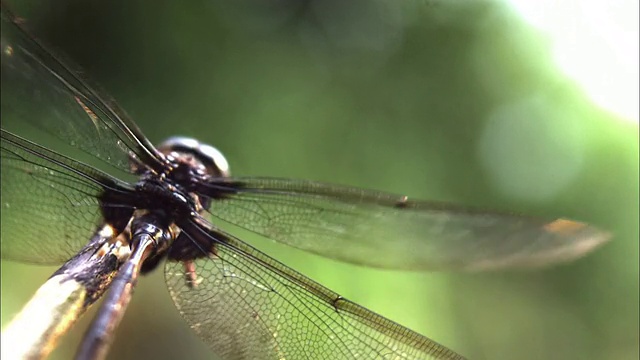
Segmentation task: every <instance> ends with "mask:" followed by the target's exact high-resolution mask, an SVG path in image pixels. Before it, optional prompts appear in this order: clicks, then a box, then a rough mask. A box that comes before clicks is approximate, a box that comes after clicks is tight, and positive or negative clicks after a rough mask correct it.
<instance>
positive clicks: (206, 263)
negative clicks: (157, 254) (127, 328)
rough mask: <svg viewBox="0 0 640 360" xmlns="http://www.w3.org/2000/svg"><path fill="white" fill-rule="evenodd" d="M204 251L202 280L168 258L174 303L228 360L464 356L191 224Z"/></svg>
mask: <svg viewBox="0 0 640 360" xmlns="http://www.w3.org/2000/svg"><path fill="white" fill-rule="evenodd" d="M183 231H184V232H186V233H187V234H189V237H190V239H191V240H192V241H194V243H195V244H199V245H200V248H201V249H210V248H211V244H213V243H217V245H215V247H214V248H215V250H213V252H209V253H208V256H207V257H204V258H200V259H198V260H195V271H196V274H197V277H198V280H197V281H196V283H197V285H196V286H195V287H192V286H188V285H187V282H186V281H185V279H186V278H187V274H186V273H185V267H184V265H183V264H182V263H180V262H170V261H168V262H167V263H166V266H165V277H166V281H167V285H168V287H169V291H170V293H171V296H172V297H173V300H174V302H175V304H176V306H177V308H178V310H179V311H180V313H181V314H182V315H183V316H184V317H185V318H186V320H187V321H188V323H189V324H191V326H192V328H193V329H194V330H195V331H196V332H197V333H198V335H199V336H200V337H201V338H202V339H203V340H204V341H205V342H206V343H207V344H208V345H209V346H210V347H211V349H212V350H213V351H214V352H216V353H217V354H218V355H220V356H221V357H222V358H224V359H251V360H259V359H273V360H276V359H436V358H440V359H463V358H462V356H460V355H458V354H456V353H454V352H452V351H451V350H449V349H447V348H446V347H444V346H442V345H439V344H438V343H436V342H434V341H432V340H430V339H428V338H426V337H424V336H421V335H419V334H417V333H415V332H413V331H411V330H409V329H407V328H404V327H402V326H400V325H398V324H396V323H394V322H392V321H390V320H388V319H385V318H383V317H381V316H379V315H377V314H375V313H373V312H371V311H369V310H367V309H365V308H363V307H361V306H359V305H357V304H355V303H353V302H351V301H349V300H347V299H344V298H342V297H340V296H339V295H338V294H336V293H334V292H332V291H330V290H328V289H327V288H325V287H323V286H321V285H320V284H318V283H316V282H314V281H312V280H310V279H308V278H307V277H305V276H303V275H302V274H299V273H297V272H295V271H294V270H292V269H289V268H288V267H286V266H284V265H283V264H281V263H279V262H277V261H276V260H274V259H272V258H270V257H268V256H267V255H265V254H263V253H261V252H260V251H258V250H256V249H254V248H252V247H250V246H248V245H246V244H244V243H243V242H242V241H240V240H238V239H236V238H233V237H231V236H230V235H227V234H224V233H221V232H218V231H215V230H209V229H208V228H207V225H200V224H189V225H188V226H186V227H183Z"/></svg>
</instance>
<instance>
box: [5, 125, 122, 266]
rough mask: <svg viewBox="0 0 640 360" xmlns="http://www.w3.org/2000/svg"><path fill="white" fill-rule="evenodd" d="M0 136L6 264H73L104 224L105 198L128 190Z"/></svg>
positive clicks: (80, 166)
mask: <svg viewBox="0 0 640 360" xmlns="http://www.w3.org/2000/svg"><path fill="white" fill-rule="evenodd" d="M0 133H1V136H2V138H1V141H0V164H1V165H2V168H1V171H2V179H1V181H0V186H1V193H2V217H1V218H0V219H1V222H2V223H1V225H0V229H1V231H2V233H1V237H0V238H1V239H2V241H1V242H0V244H1V251H0V254H1V255H2V258H3V259H11V260H18V261H25V262H32V263H38V264H58V263H61V262H63V261H65V260H68V259H69V258H71V257H72V256H73V255H74V254H76V253H77V252H78V250H80V249H81V248H82V246H84V245H85V244H86V243H87V242H88V241H89V239H90V238H91V237H92V235H93V233H94V232H95V231H96V229H97V227H98V225H99V224H100V223H101V222H102V221H103V217H102V213H101V210H100V204H99V198H101V197H103V194H104V192H105V190H106V189H108V190H109V191H113V192H118V191H125V190H119V189H122V186H123V185H122V184H118V183H116V181H115V180H114V179H112V178H110V177H108V176H107V175H105V174H103V173H100V172H98V171H97V170H95V169H93V168H91V167H88V166H86V165H83V164H80V163H78V162H75V161H74V160H71V159H69V158H66V157H64V156H61V155H59V154H56V153H54V152H51V151H48V150H47V149H44V148H42V147H39V146H38V145H35V144H33V143H30V142H28V141H27V140H24V139H22V138H19V137H17V136H15V135H13V134H11V133H9V132H7V131H5V130H4V129H3V130H0ZM103 205H105V204H103ZM106 205H108V204H106Z"/></svg>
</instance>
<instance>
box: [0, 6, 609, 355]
mask: <svg viewBox="0 0 640 360" xmlns="http://www.w3.org/2000/svg"><path fill="white" fill-rule="evenodd" d="M18 21H19V20H18V19H16V18H15V17H13V16H12V15H11V14H9V13H8V12H7V11H6V9H4V8H3V13H2V107H1V114H2V142H1V149H2V153H1V157H2V158H1V160H2V205H3V209H2V210H3V213H2V258H4V259H13V260H20V261H29V262H36V263H56V262H61V261H64V260H66V259H67V258H69V257H71V256H72V255H74V253H75V252H76V251H78V250H79V249H80V248H81V247H82V246H83V245H84V244H85V243H86V242H87V240H88V239H89V237H90V236H91V234H92V233H93V232H94V231H95V230H96V227H97V226H98V225H99V224H100V222H101V221H103V218H102V215H103V214H102V213H101V210H100V206H103V207H104V206H105V204H104V199H103V198H102V195H103V194H104V193H105V192H119V193H121V194H127V193H128V192H129V193H131V192H133V191H135V188H134V186H133V185H132V184H129V183H127V182H124V181H121V180H118V179H117V178H115V177H112V176H111V175H109V174H107V173H106V172H102V171H100V170H98V169H96V168H94V167H92V166H89V165H85V164H84V163H81V162H79V161H76V160H74V159H72V157H71V156H69V157H66V156H63V155H61V154H60V153H58V152H56V151H52V150H49V149H47V148H46V147H42V146H39V145H37V144H35V143H32V142H30V141H28V140H25V139H24V138H23V137H32V136H36V135H34V134H39V135H38V136H42V138H43V139H48V138H47V136H50V137H51V138H55V139H58V140H59V141H60V142H59V144H62V145H61V146H59V148H58V149H59V151H68V149H73V148H75V149H77V150H79V151H80V152H81V153H84V154H85V155H87V154H88V155H91V156H93V158H94V160H96V161H97V162H98V163H101V164H106V165H107V166H108V167H111V168H114V169H118V170H119V171H120V172H122V173H131V172H132V170H131V169H130V165H129V161H130V160H129V159H130V157H134V158H137V159H138V160H139V162H140V163H143V164H145V166H147V167H148V168H149V169H153V170H154V171H157V172H161V171H162V170H163V166H165V164H164V163H163V160H162V157H161V156H160V155H158V153H157V151H156V150H155V148H154V147H153V146H152V145H151V144H150V143H149V142H148V140H147V139H146V138H145V137H144V136H143V135H142V133H141V132H140V130H138V128H137V127H136V125H135V124H134V123H133V121H131V120H129V119H128V118H127V117H126V115H125V114H124V112H123V111H121V110H119V109H118V108H117V107H116V105H115V104H114V103H113V102H112V101H107V100H105V99H106V98H105V97H101V96H99V95H98V93H97V92H96V91H94V90H93V89H92V87H90V86H88V85H87V82H86V81H85V80H83V79H82V78H81V77H80V76H79V75H78V73H77V72H76V71H74V70H72V69H71V68H70V67H68V66H67V65H65V64H63V63H62V62H61V61H60V60H59V58H57V57H55V56H53V55H51V53H50V52H48V51H47V50H46V49H45V48H43V47H42V46H41V45H39V44H38V43H37V42H35V41H34V40H33V39H32V38H31V37H30V36H29V35H27V34H26V33H25V32H24V31H23V30H22V28H21V27H20V26H19V25H18V24H17V22H18ZM22 125H27V127H24V126H22ZM25 129H26V130H25ZM14 133H16V134H18V135H16V134H14ZM20 136H22V137H20ZM36 137H37V136H36ZM47 147H48V144H47ZM195 188H196V192H197V193H199V195H201V196H203V197H208V198H211V199H213V201H212V206H211V208H210V209H209V214H210V215H211V216H210V219H205V218H202V217H200V216H198V215H197V214H195V213H194V217H193V218H192V219H190V220H188V221H186V222H185V223H184V224H183V226H182V231H183V233H184V234H186V236H187V238H188V239H190V240H191V241H193V244H194V247H195V248H198V249H200V250H201V254H200V256H198V257H197V259H195V260H194V262H195V265H196V269H197V275H198V277H199V278H200V279H199V280H200V282H199V283H198V285H197V286H189V285H188V284H187V283H186V282H185V275H186V274H185V271H186V270H185V266H184V265H183V264H182V263H177V262H171V261H168V262H167V264H166V267H165V272H166V279H167V284H168V287H169V290H170V293H171V296H172V297H173V299H174V301H175V304H176V306H177V307H178V309H179V310H180V312H181V314H182V315H183V316H184V317H185V318H186V319H187V320H188V321H189V323H190V324H191V326H192V328H194V330H195V331H196V332H197V333H198V334H199V335H200V336H201V337H202V338H203V339H204V340H205V341H206V342H207V343H208V344H209V345H210V346H211V347H212V349H213V350H214V351H215V352H216V353H218V354H220V355H223V356H224V357H225V358H230V359H285V358H286V359H326V358H335V359H338V358H344V359H353V358H384V359H427V358H458V357H459V355H457V354H455V353H453V352H451V351H450V350H448V349H446V348H444V347H442V346H440V345H438V344H437V343H435V342H433V341H432V340H430V339H428V338H426V337H424V336H421V335H419V334H417V333H414V332H412V331H411V330H408V329H406V328H404V327H402V326H400V325H398V324H396V323H393V322H391V321H389V320H387V319H384V318H382V317H380V316H379V315H377V314H375V313H373V312H370V311H369V310H366V309H364V308H362V307H360V306H358V305H356V304H355V303H353V302H351V301H348V300H346V299H343V298H341V297H340V296H339V295H338V294H336V293H334V292H332V291H330V290H328V289H326V288H324V287H322V286H321V285H319V284H317V283H316V282H314V281H312V280H310V279H308V278H306V277H305V276H303V275H301V274H299V273H297V272H296V271H294V270H292V269H290V268H288V267H286V266H285V265H283V264H281V263H279V262H278V261H276V260H274V259H272V258H271V257H269V256H268V255H266V254H264V253H262V252H260V251H258V250H257V249H254V248H252V247H251V246H249V245H247V244H246V243H244V242H242V241H241V240H239V239H237V238H236V237H234V236H232V235H230V234H228V233H226V232H225V231H223V230H221V229H220V228H218V227H217V226H216V225H217V223H216V221H220V222H221V223H224V222H226V223H231V224H234V225H236V226H239V227H241V228H245V229H248V230H251V231H253V232H256V233H258V234H261V235H263V236H265V237H268V238H271V239H273V240H276V241H278V242H281V243H284V244H287V245H290V246H293V247H296V248H299V249H303V250H307V251H310V252H313V253H315V254H319V255H322V256H326V257H330V258H334V259H339V260H343V261H347V262H351V263H356V264H361V265H368V266H375V267H382V268H394V269H410V270H432V269H437V270H477V269H487V268H501V267H519V266H537V265H544V264H547V263H552V262H558V261H562V260H569V259H573V258H575V257H578V256H580V255H582V254H584V253H586V252H587V251H588V250H590V249H591V248H593V247H595V246H596V245H598V244H600V243H602V242H603V241H605V240H606V239H607V235H606V234H605V233H602V232H600V231H598V230H597V229H594V228H592V227H589V226H587V225H584V224H582V223H577V222H572V221H569V220H561V219H560V220H554V221H542V220H538V219H532V218H525V217H520V216H514V215H509V214H498V213H490V212H481V211H471V210H465V209H462V208H458V207H454V206H450V205H444V204H437V203H430V202H421V201H413V200H411V199H407V198H406V197H403V196H397V195H391V194H386V193H380V192H373V191H367V190H362V189H357V188H350V187H343V186H337V185H330V184H323V183H317V182H311V181H302V180H289V179H273V178H235V179H234V178H231V179H229V178H210V179H208V180H207V181H206V182H203V183H199V184H196V186H195ZM120 198H121V197H120ZM106 206H107V207H109V206H110V207H114V208H117V207H127V206H131V205H127V204H126V203H124V202H123V203H118V202H114V203H106ZM209 220H212V221H214V224H216V225H213V224H211V223H209Z"/></svg>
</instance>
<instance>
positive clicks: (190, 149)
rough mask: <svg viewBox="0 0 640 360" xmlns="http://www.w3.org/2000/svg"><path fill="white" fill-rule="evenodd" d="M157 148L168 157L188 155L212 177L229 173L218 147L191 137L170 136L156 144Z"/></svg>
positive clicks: (178, 157) (225, 160)
mask: <svg viewBox="0 0 640 360" xmlns="http://www.w3.org/2000/svg"><path fill="white" fill-rule="evenodd" d="M158 150H159V151H160V152H161V153H162V154H164V155H165V156H167V157H168V158H173V159H185V158H186V157H190V158H191V159H193V160H195V162H196V163H197V164H196V165H199V166H203V167H204V169H205V173H206V174H208V175H210V176H213V177H228V176H229V175H230V174H231V173H230V170H229V163H228V162H227V159H226V158H225V157H224V155H222V153H221V152H220V151H219V150H218V149H216V148H214V147H213V146H211V145H207V144H203V143H201V142H199V141H198V140H195V139H192V138H188V137H181V136H173V137H170V138H168V139H167V140H165V141H163V142H162V143H161V144H160V145H159V146H158Z"/></svg>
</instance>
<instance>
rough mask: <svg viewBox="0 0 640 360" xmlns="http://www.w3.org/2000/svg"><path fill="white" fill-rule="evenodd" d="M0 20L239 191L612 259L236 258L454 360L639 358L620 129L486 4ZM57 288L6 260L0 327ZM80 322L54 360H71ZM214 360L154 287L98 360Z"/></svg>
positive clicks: (42, 9) (210, 4) (41, 8)
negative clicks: (377, 195) (462, 264)
mask: <svg viewBox="0 0 640 360" xmlns="http://www.w3.org/2000/svg"><path fill="white" fill-rule="evenodd" d="M10 4H11V5H13V6H12V7H13V9H14V11H15V12H16V13H18V14H20V15H23V16H25V17H26V18H27V19H28V26H29V27H30V28H31V29H32V30H33V31H34V32H35V33H36V34H38V35H39V36H40V38H42V39H44V40H46V41H47V42H48V43H49V44H52V45H53V46H54V47H55V48H56V49H57V50H58V51H59V52H61V53H64V54H66V55H67V56H68V57H69V58H71V59H73V60H74V61H75V62H76V63H78V64H79V65H80V66H81V67H82V68H84V69H85V70H86V72H87V74H88V75H89V76H90V77H91V78H93V79H95V80H96V82H97V83H99V84H101V85H102V86H103V87H104V88H105V89H107V91H108V92H109V93H110V94H111V95H113V97H115V98H116V99H117V100H118V102H119V103H120V105H121V106H122V107H123V108H124V109H126V110H127V112H128V113H129V115H130V116H131V117H132V118H133V119H134V120H135V121H136V122H138V124H139V125H140V127H141V128H142V130H143V131H144V132H145V133H146V134H147V136H148V137H149V138H150V139H151V140H152V142H154V143H157V142H159V141H161V140H162V139H164V138H166V137H168V136H170V135H186V136H193V137H197V138H199V139H200V140H202V141H204V142H208V143H211V144H214V145H215V146H216V147H218V148H219V149H220V150H221V151H222V152H223V153H224V154H225V155H226V156H227V159H228V160H229V162H230V164H231V169H232V172H233V173H234V174H235V175H269V176H278V177H294V178H309V179H314V180H322V181H331V182H336V183H343V184H350V185H355V186H360V187H364V188H376V189H381V190H385V191H390V192H395V193H404V194H408V195H409V196H411V197H414V198H415V197H417V198H424V199H433V200H441V201H452V202H457V203H462V204H466V205H472V206H480V207H484V208H496V209H502V210H513V211H517V212H523V213H528V214H532V215H538V216H547V217H559V216H562V217H569V218H575V219H578V220H582V221H586V222H590V223H593V224H595V225H597V226H599V227H602V228H604V229H607V230H610V231H611V232H613V233H614V236H615V238H614V240H613V242H611V243H609V244H607V245H606V246H604V247H603V248H601V249H599V250H598V251H596V252H595V253H594V254H592V255H590V256H588V257H586V258H584V259H581V260H579V261H576V262H574V263H572V264H568V265H562V266H557V267H554V268H551V269H547V270H543V271H535V272H534V271H529V272H499V273H488V274H440V273H433V274H419V273H404V272H393V271H378V270H373V269H365V268H360V267H356V266H351V265H346V264H340V263H337V262H333V261H329V260H325V259H320V258H317V257H315V256H312V255H308V254H304V253H301V252H298V251H295V250H291V249H287V248H284V247H282V246H278V245H274V244H271V243H269V242H268V241H265V240H264V239H260V238H249V239H248V240H250V241H251V243H252V244H254V245H256V246H258V247H259V248H261V249H263V250H265V251H268V253H269V254H271V255H273V256H275V257H276V258H278V259H281V260H283V261H284V262H285V263H287V264H289V265H290V266H292V267H294V268H296V269H298V270H300V271H302V272H303V273H304V274H306V275H308V276H310V277H312V278H313V279H316V280H318V281H319V282H321V283H322V284H324V285H327V286H328V287H329V288H331V289H333V290H335V291H337V292H339V293H341V294H342V295H343V296H345V297H347V298H349V299H352V300H355V301H356V302H358V303H360V304H362V305H364V306H366V307H368V308H370V309H372V310H374V311H376V312H379V313H381V314H383V315H384V316H387V317H389V318H391V319H392V320H395V321H397V322H399V323H400V324H403V325H405V326H408V327H410V328H412V329H414V330H416V331H418V332H420V333H422V334H425V335H427V336H429V337H431V338H433V339H434V340H436V341H438V342H440V343H442V344H445V345H447V346H449V347H451V348H452V349H454V350H456V351H458V352H460V353H461V354H464V355H466V356H468V357H470V358H471V359H558V358H562V359H637V358H638V341H639V331H638V328H639V324H638V236H639V235H638V195H639V194H638V127H637V125H636V124H631V123H628V122H625V121H623V120H622V119H620V118H617V117H616V116H614V115H612V114H611V113H610V112H607V111H605V110H603V109H601V108H599V107H597V106H596V105H594V104H592V103H591V102H590V100H589V99H588V98H587V96H586V95H585V94H584V93H583V92H582V91H581V90H580V88H579V87H578V86H576V85H575V83H574V82H573V81H572V80H570V79H569V78H567V77H566V76H564V75H563V74H562V73H560V72H559V70H558V69H556V68H555V67H554V63H553V61H552V59H551V55H550V46H549V44H548V43H547V42H546V41H545V39H544V37H542V36H541V35H540V34H539V33H538V32H536V31H535V30H534V29H533V28H531V27H529V26H527V25H526V24H524V23H523V22H522V21H521V20H519V19H518V17H517V16H516V15H515V14H514V13H513V12H511V11H509V10H508V9H507V8H506V7H505V6H504V5H502V4H501V3H498V2H466V1H453V2H435V1H434V2H430V1H417V0H414V1H397V2H392V1H361V0H357V1H349V2H346V1H345V2H343V1H337V0H335V1H299V0H290V1H286V0H280V1H268V2H263V1H258V0H242V1H228V2H224V1H189V2H177V1H175V2H145V1H131V0H130V1H110V2H108V1H69V0H58V1H55V2H44V1H24V2H20V3H18V2H16V1H14V2H11V3H10ZM594 26H597V24H594ZM602 71H603V72H606V71H607V69H602ZM389 241H393V239H389ZM54 270H55V268H47V267H36V266H28V265H23V264H17V263H14V262H9V261H5V260H3V261H2V282H1V285H2V299H1V300H2V324H3V325H4V324H6V323H7V321H9V320H10V319H11V317H12V316H13V315H14V314H15V313H16V312H18V311H19V309H20V307H21V306H22V304H24V302H25V301H27V300H28V299H29V297H30V296H31V295H32V294H33V293H34V292H35V290H36V289H37V287H38V286H39V285H40V284H41V283H43V282H44V280H45V279H46V278H47V277H48V276H49V275H50V274H51V273H52V272H53V271H54ZM93 310H95V309H93ZM92 313H93V312H90V313H89V314H88V316H85V317H84V318H83V320H82V321H81V323H80V324H79V325H78V326H77V327H76V328H75V329H74V330H73V331H72V332H71V335H70V336H68V337H66V338H65V339H64V341H63V342H62V345H61V346H60V348H59V349H57V350H56V352H55V353H54V354H53V356H52V358H54V359H68V358H70V357H71V356H72V355H73V353H74V352H75V349H76V347H77V344H78V342H79V338H80V337H81V335H82V333H83V331H84V328H85V327H86V325H87V324H88V322H89V320H90V317H91V315H92ZM7 345H8V344H2V346H7ZM212 356H213V355H212V353H211V352H210V351H209V349H208V348H207V347H206V346H205V345H204V344H203V343H201V342H200V340H199V339H198V338H197V337H196V336H195V335H194V334H193V333H192V332H191V330H190V329H189V327H188V325H187V324H186V323H184V322H183V321H182V319H181V318H180V316H179V314H178V313H177V311H176V310H175V308H174V307H173V304H172V302H171V299H170V297H169V294H168V292H167V290H166V287H165V286H164V284H163V274H162V271H156V272H155V273H154V274H153V275H150V276H148V277H146V278H144V279H142V280H141V281H140V286H139V288H138V290H137V292H136V296H135V297H134V300H133V302H132V305H131V308H130V309H129V311H128V313H127V314H126V316H125V319H124V320H123V322H122V324H121V326H120V329H119V331H118V335H117V338H116V342H115V344H114V346H113V349H112V352H111V354H110V358H111V359H120V358H127V359H134V358H155V359H175V358H184V359H208V358H211V357H212Z"/></svg>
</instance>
